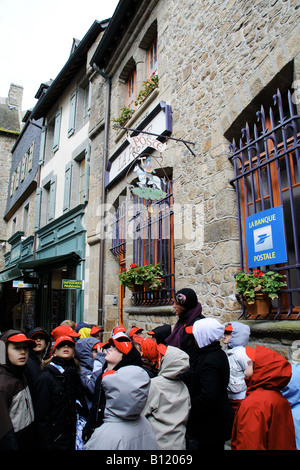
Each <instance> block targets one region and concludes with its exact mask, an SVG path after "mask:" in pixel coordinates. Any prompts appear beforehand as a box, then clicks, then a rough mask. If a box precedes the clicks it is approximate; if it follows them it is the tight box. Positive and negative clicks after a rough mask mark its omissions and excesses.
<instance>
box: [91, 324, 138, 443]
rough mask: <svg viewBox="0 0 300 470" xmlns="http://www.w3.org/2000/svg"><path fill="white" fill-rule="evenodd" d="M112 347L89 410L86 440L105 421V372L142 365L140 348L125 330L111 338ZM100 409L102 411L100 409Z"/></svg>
mask: <svg viewBox="0 0 300 470" xmlns="http://www.w3.org/2000/svg"><path fill="white" fill-rule="evenodd" d="M108 343H109V345H110V348H108V349H107V353H106V356H105V364H104V366H103V372H102V373H101V374H100V375H99V376H98V378H97V380H96V384H95V393H94V400H93V404H92V407H91V409H90V411H89V416H88V420H87V421H88V422H87V425H86V427H85V429H84V432H83V435H84V440H85V442H87V440H88V439H89V438H90V436H91V434H92V433H93V431H94V430H95V428H97V427H99V426H101V424H102V423H103V413H104V408H105V394H104V393H103V388H102V377H103V373H105V372H107V371H111V370H112V371H115V370H119V369H120V368H122V367H124V366H128V365H136V366H140V367H142V359H141V355H140V353H139V352H138V350H137V349H136V348H135V347H134V346H133V344H132V342H131V340H130V339H129V337H128V336H127V335H125V333H124V332H119V333H117V334H115V335H114V336H112V337H111V338H109V340H108ZM99 410H100V411H99Z"/></svg>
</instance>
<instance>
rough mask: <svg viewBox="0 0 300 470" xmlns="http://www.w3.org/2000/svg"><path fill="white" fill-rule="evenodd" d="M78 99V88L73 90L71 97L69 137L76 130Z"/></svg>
mask: <svg viewBox="0 0 300 470" xmlns="http://www.w3.org/2000/svg"><path fill="white" fill-rule="evenodd" d="M76 101H77V90H75V91H73V93H72V94H71V97H70V114H69V126H68V137H70V136H71V135H72V134H74V132H75V116H76Z"/></svg>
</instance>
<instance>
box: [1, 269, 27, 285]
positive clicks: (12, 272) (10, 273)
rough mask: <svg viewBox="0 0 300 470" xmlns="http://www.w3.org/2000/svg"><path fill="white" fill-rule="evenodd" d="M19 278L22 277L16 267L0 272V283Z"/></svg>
mask: <svg viewBox="0 0 300 470" xmlns="http://www.w3.org/2000/svg"><path fill="white" fill-rule="evenodd" d="M20 276H23V273H22V271H21V270H20V269H19V268H18V267H17V266H13V267H12V268H7V269H3V271H1V272H0V283H1V282H8V281H12V280H13V279H18V277H20Z"/></svg>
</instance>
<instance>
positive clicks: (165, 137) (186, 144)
mask: <svg viewBox="0 0 300 470" xmlns="http://www.w3.org/2000/svg"><path fill="white" fill-rule="evenodd" d="M113 127H114V128H115V129H123V130H125V131H127V132H139V133H140V134H147V135H153V136H156V137H161V138H164V139H165V141H166V142H167V141H168V140H175V141H176V142H182V143H183V144H184V145H185V146H186V148H187V149H188V150H189V151H190V152H191V154H192V155H193V156H194V157H196V155H195V153H194V152H193V151H192V149H191V148H190V145H195V142H189V141H188V140H183V139H177V138H176V137H169V136H165V135H160V134H154V133H152V132H146V131H142V130H139V129H129V128H128V127H122V126H117V125H116V124H115V125H114V126H113Z"/></svg>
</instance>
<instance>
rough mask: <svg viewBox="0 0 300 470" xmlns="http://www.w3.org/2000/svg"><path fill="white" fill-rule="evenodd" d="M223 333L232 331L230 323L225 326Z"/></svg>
mask: <svg viewBox="0 0 300 470" xmlns="http://www.w3.org/2000/svg"><path fill="white" fill-rule="evenodd" d="M224 331H233V328H232V324H231V323H228V325H227V326H225V330H224Z"/></svg>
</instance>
